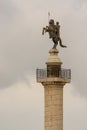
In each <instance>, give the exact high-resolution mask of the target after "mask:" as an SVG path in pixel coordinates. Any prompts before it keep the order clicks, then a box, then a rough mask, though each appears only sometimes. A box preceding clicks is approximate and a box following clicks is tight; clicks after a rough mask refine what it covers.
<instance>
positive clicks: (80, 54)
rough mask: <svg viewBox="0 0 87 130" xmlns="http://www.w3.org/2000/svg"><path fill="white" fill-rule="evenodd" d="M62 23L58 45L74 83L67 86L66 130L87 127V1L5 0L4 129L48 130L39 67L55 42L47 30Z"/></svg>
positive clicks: (1, 34)
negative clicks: (50, 23) (45, 129)
mask: <svg viewBox="0 0 87 130" xmlns="http://www.w3.org/2000/svg"><path fill="white" fill-rule="evenodd" d="M49 11H50V14H51V16H50V18H53V19H54V20H55V21H59V22H60V25H61V38H62V41H63V44H64V45H67V46H68V47H67V48H66V49H63V48H61V47H60V46H58V47H57V48H58V50H59V52H60V53H59V57H60V58H61V60H62V61H63V67H64V68H71V70H72V82H71V84H68V85H66V87H65V88H64V130H70V129H71V130H73V129H74V130H77V129H79V130H82V129H87V125H86V124H87V123H86V122H87V110H86V109H87V87H86V86H87V85H86V84H87V83H86V81H87V73H86V71H87V57H86V56H87V50H86V49H87V36H86V34H87V1H86V0H66V1H64V0H53V1H52V0H44V1H43V0H37V1H34V0H0V130H30V129H31V130H36V129H38V130H41V129H42V130H43V118H44V115H43V113H44V94H43V87H42V85H41V84H38V83H36V80H35V73H36V72H35V69H36V68H37V67H39V68H44V67H45V62H46V61H47V58H48V56H49V54H48V51H49V49H50V48H52V46H53V43H52V41H51V40H50V39H49V38H48V34H46V35H45V36H42V35H41V33H42V28H43V27H44V26H46V25H48V12H49Z"/></svg>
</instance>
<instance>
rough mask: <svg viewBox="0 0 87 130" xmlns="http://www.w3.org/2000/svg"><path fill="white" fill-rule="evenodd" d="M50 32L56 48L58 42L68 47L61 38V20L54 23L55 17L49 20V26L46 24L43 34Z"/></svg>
mask: <svg viewBox="0 0 87 130" xmlns="http://www.w3.org/2000/svg"><path fill="white" fill-rule="evenodd" d="M46 32H48V33H49V38H50V39H52V41H53V43H54V45H53V49H56V47H57V45H58V43H59V44H60V46H61V47H67V46H65V45H63V44H62V40H61V38H60V25H59V22H56V24H55V23H54V20H53V19H50V20H49V26H46V27H44V28H43V31H42V35H44V33H46Z"/></svg>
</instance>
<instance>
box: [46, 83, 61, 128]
mask: <svg viewBox="0 0 87 130" xmlns="http://www.w3.org/2000/svg"><path fill="white" fill-rule="evenodd" d="M44 95H45V129H44V130H63V84H59V83H51V84H47V85H46V84H45V85H44Z"/></svg>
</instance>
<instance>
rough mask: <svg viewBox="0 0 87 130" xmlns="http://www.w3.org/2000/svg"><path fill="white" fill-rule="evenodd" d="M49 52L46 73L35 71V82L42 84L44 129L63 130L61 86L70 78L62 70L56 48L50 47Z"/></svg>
mask: <svg viewBox="0 0 87 130" xmlns="http://www.w3.org/2000/svg"><path fill="white" fill-rule="evenodd" d="M49 53H50V57H49V58H48V60H47V62H46V71H45V72H46V73H44V70H40V71H38V72H37V82H39V83H42V85H43V86H44V97H45V100H44V101H45V103H44V105H45V113H44V115H45V119H44V127H45V128H44V130H63V87H64V85H65V84H66V83H70V78H68V77H67V75H68V72H67V71H66V70H64V69H63V71H62V68H61V65H62V62H61V59H60V58H59V57H58V50H57V49H51V50H50V51H49ZM66 72H67V73H66ZM44 74H45V75H44Z"/></svg>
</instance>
